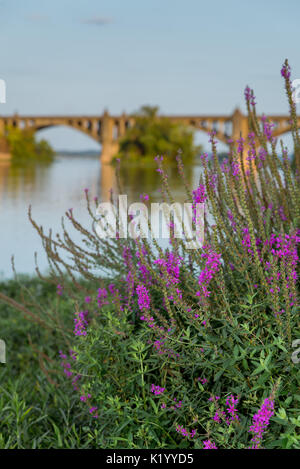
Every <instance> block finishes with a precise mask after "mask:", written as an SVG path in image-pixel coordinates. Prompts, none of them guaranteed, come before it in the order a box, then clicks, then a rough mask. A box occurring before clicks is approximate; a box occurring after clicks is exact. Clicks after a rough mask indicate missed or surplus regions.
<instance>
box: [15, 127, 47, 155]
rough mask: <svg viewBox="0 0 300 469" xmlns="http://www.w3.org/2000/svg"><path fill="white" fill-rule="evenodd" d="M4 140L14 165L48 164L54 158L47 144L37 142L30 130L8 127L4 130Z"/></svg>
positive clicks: (41, 141)
mask: <svg viewBox="0 0 300 469" xmlns="http://www.w3.org/2000/svg"><path fill="white" fill-rule="evenodd" d="M6 138H7V141H8V144H9V148H10V151H11V154H12V160H13V162H15V163H30V162H39V163H50V162H51V161H52V160H53V158H54V151H53V149H52V148H51V146H50V145H49V143H48V142H47V141H46V140H44V139H42V140H40V141H37V140H36V139H35V135H34V133H33V132H32V131H31V130H26V129H25V130H22V129H19V128H15V127H12V126H10V127H8V128H7V129H6Z"/></svg>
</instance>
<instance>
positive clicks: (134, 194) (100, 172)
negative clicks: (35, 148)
mask: <svg viewBox="0 0 300 469" xmlns="http://www.w3.org/2000/svg"><path fill="white" fill-rule="evenodd" d="M200 171H201V169H200V166H198V165H196V164H195V165H189V166H188V167H187V168H186V176H187V180H188V182H189V184H190V185H191V186H192V187H196V186H197V182H198V180H199V176H200ZM114 172H115V170H114V168H113V167H112V166H110V165H103V166H101V163H100V160H99V158H98V157H95V156H90V157H89V156H83V157H80V156H77V155H76V156H75V155H74V156H72V155H70V156H59V155H58V156H57V157H56V159H55V161H54V162H53V163H52V164H51V165H49V166H39V165H37V166H28V167H15V166H14V165H12V164H11V162H10V161H5V160H3V161H1V160H0V241H1V242H0V279H5V278H10V277H12V268H11V256H12V255H14V258H15V266H16V270H17V272H18V273H24V274H34V272H35V262H34V252H37V254H38V264H39V267H40V268H41V271H42V272H46V271H47V259H46V256H45V254H44V251H43V247H42V245H41V240H40V238H39V236H38V234H37V233H36V231H35V230H34V228H33V226H32V225H31V223H30V221H29V220H28V215H27V212H28V207H29V205H31V206H32V214H33V218H34V219H35V220H36V221H37V223H38V225H42V226H43V227H44V229H45V230H48V229H49V228H52V229H53V231H54V232H57V231H58V232H61V231H62V230H61V226H60V220H61V217H62V216H63V215H64V214H65V212H66V211H67V210H68V209H70V208H72V209H73V213H74V216H75V217H76V218H77V219H78V220H79V221H80V222H81V223H82V224H85V225H86V226H90V217H89V215H88V213H87V211H86V204H85V195H84V189H85V188H88V189H89V191H90V194H91V197H95V196H97V197H98V198H99V200H102V201H105V200H108V198H109V190H110V188H111V187H115V177H114ZM168 173H169V184H170V187H171V189H172V193H173V194H174V198H175V200H176V201H178V202H182V201H184V200H185V194H184V189H183V185H182V183H181V182H180V179H179V177H178V174H177V169H176V166H175V165H174V166H173V165H172V166H170V167H169V168H168ZM121 184H122V187H123V190H122V192H123V194H126V195H127V196H128V202H129V203H132V202H139V201H140V194H142V193H147V194H149V196H150V201H152V202H161V195H160V191H159V188H160V176H159V174H158V173H157V172H156V169H155V166H154V165H153V166H152V165H145V166H143V165H141V164H140V163H138V162H137V163H124V164H122V167H121ZM75 239H76V235H75ZM77 239H78V240H79V238H78V235H77Z"/></svg>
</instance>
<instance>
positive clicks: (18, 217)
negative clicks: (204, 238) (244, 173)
mask: <svg viewBox="0 0 300 469" xmlns="http://www.w3.org/2000/svg"><path fill="white" fill-rule="evenodd" d="M299 16H300V4H299V2H298V1H297V0H288V1H287V2H285V3H284V4H283V3H282V2H280V1H278V0H273V1H271V0H265V1H264V2H261V1H258V0H252V1H251V2H250V1H244V2H240V1H236V0H227V1H226V2H223V1H221V0H216V1H215V2H213V4H212V3H210V2H204V1H199V0H186V1H185V2H182V1H179V0H163V1H161V0H151V2H145V1H140V0H127V1H126V2H124V1H123V0H101V1H99V0H76V2H74V1H71V0H51V1H43V2H40V1H37V0H26V2H25V1H24V0H2V1H1V2H0V43H1V47H0V65H1V67H0V79H2V80H5V82H6V86H7V90H6V103H5V104H0V117H1V116H13V115H16V114H18V115H33V116H43V115H55V116H60V115H61V116H72V115H83V116H84V115H96V116H101V115H102V114H103V112H104V111H105V110H108V112H109V113H110V114H112V115H121V114H122V113H123V112H125V113H126V114H127V115H130V114H132V113H137V112H139V110H140V109H141V107H142V106H144V105H148V106H152V107H154V106H157V107H158V108H159V110H158V113H159V114H161V115H168V116H172V115H209V114H215V115H232V113H233V111H234V110H235V109H236V108H239V109H240V110H241V112H242V113H245V112H246V108H245V104H244V88H245V86H246V85H249V86H250V87H251V88H254V92H255V95H256V100H257V110H258V112H259V113H262V112H264V113H266V114H267V115H268V114H287V113H288V106H287V101H286V97H285V92H284V88H283V80H282V77H281V76H280V69H281V65H282V63H283V61H284V60H285V58H288V59H289V62H290V65H291V66H292V75H293V78H300V62H299V45H298V42H299V41H298V34H297V32H298V22H299ZM150 127H151V126H150ZM152 130H153V129H152ZM152 130H149V132H152ZM20 138H21V137H20V135H15V134H14V132H13V131H12V132H11V137H10V143H11V148H14V151H15V152H16V154H19V155H20V154H21V156H22V152H23V156H24V158H20V160H19V161H18V158H9V157H5V156H3V157H1V158H0V240H1V243H0V275H1V276H2V277H4V278H7V277H10V276H11V275H12V272H11V267H10V259H11V256H12V255H13V254H14V255H15V264H16V268H17V270H18V271H19V272H23V273H28V274H32V273H34V251H37V252H38V258H39V264H40V266H41V268H42V270H43V269H46V267H47V264H46V259H45V257H44V255H43V252H42V249H41V245H40V240H39V238H38V236H37V235H36V233H35V232H34V229H33V227H32V225H31V224H30V222H29V221H28V218H27V210H28V206H29V205H30V204H31V205H32V211H33V217H34V218H35V219H36V221H37V222H38V224H39V225H43V226H44V227H45V229H48V228H50V227H52V228H53V230H54V231H57V230H60V219H61V216H62V215H63V214H64V212H65V211H66V210H68V209H70V208H73V211H74V214H75V216H76V217H78V218H79V219H80V220H81V221H82V222H83V223H84V222H86V223H88V216H87V214H86V211H85V201H84V189H85V188H89V190H90V193H91V196H92V197H94V196H97V197H98V198H99V199H100V200H101V199H106V198H107V197H108V194H109V189H110V187H112V186H113V185H114V166H113V165H103V164H101V156H100V155H101V144H100V143H98V142H96V141H95V140H94V139H92V138H90V137H89V136H87V135H85V134H84V133H82V132H80V131H79V130H74V129H72V128H70V127H67V126H54V127H51V128H48V129H45V130H41V131H39V132H36V133H35V135H34V136H31V137H30V138H34V139H35V140H34V142H33V141H30V142H29V141H26V142H24V141H20ZM18 139H19V140H18ZM282 139H283V141H284V143H285V144H286V145H287V146H288V148H289V149H290V151H292V150H291V148H292V147H291V137H290V135H289V134H285V135H283V137H282ZM208 140H209V137H208V135H207V133H205V132H203V131H194V132H193V145H194V146H195V148H196V147H198V146H199V147H200V148H198V150H199V152H200V151H209V142H208ZM45 141H46V142H47V143H48V144H49V147H51V149H52V150H53V152H54V154H53V157H51V158H50V159H49V161H48V160H47V161H44V162H43V161H42V158H41V159H40V160H39V158H36V159H34V158H32V159H31V158H30V157H28V158H27V157H26V158H25V154H26V155H27V153H26V151H25V149H26V148H27V147H29V146H30V145H31V147H30V148H33V150H32V151H36V152H37V154H42V153H41V152H43V151H44V149H45V147H41V145H40V146H39V142H45ZM26 145H27V147H26ZM34 145H35V146H34ZM41 148H42V149H41ZM218 149H219V152H220V153H221V154H224V153H226V151H228V148H227V146H226V145H224V143H221V142H220V143H219V144H218ZM28 155H29V156H30V151H29V150H28ZM154 156H155V154H154V155H153V157H154ZM27 160H28V161H27ZM29 160H30V161H29ZM168 164H169V170H170V183H171V187H172V189H173V190H174V191H175V195H176V197H177V198H178V199H180V198H181V197H183V193H181V189H180V186H179V184H178V178H177V176H176V170H175V167H174V164H173V160H172V158H171V159H170V160H169V161H168ZM121 166H122V170H121V179H122V182H123V186H124V193H127V194H128V197H129V200H131V201H138V200H139V197H140V194H141V193H144V192H146V193H148V194H150V196H151V198H152V200H153V201H154V200H155V201H157V200H159V177H158V174H157V173H156V172H155V167H154V165H152V164H151V163H150V161H149V159H147V158H145V159H144V160H142V159H140V160H139V159H138V158H135V159H134V158H133V159H132V160H130V161H128V160H127V159H124V161H123V162H122V165H121ZM186 167H187V178H188V181H189V183H190V185H191V186H193V187H195V186H196V184H197V181H198V179H199V175H200V167H199V164H198V161H197V157H195V158H194V159H188V160H187V162H186Z"/></svg>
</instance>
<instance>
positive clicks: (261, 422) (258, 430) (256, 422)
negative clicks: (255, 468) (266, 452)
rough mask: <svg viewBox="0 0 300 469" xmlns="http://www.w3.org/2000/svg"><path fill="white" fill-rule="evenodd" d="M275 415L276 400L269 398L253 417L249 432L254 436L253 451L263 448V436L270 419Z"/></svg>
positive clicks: (252, 440) (252, 439)
mask: <svg viewBox="0 0 300 469" xmlns="http://www.w3.org/2000/svg"><path fill="white" fill-rule="evenodd" d="M273 415H274V400H273V399H272V398H270V397H269V398H267V399H265V400H264V402H263V404H262V406H261V408H260V409H259V410H258V412H257V413H256V414H255V415H254V416H253V423H252V425H251V426H250V428H249V432H251V433H253V434H254V436H253V438H251V442H252V446H251V449H258V448H259V447H260V446H261V443H262V439H263V434H264V432H265V431H266V429H267V427H268V425H269V421H270V418H271V417H272V416H273Z"/></svg>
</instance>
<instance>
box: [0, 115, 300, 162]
mask: <svg viewBox="0 0 300 469" xmlns="http://www.w3.org/2000/svg"><path fill="white" fill-rule="evenodd" d="M161 117H162V118H168V119H170V120H171V121H172V122H178V123H182V124H183V125H187V126H190V127H192V128H193V129H195V130H200V131H203V132H206V133H208V132H210V131H212V130H214V131H215V133H216V139H217V140H219V141H220V142H223V143H225V144H227V145H228V139H233V140H236V139H237V138H239V137H240V136H243V137H247V135H248V133H249V127H248V118H247V116H246V115H244V114H243V113H242V112H241V111H240V110H239V109H238V108H237V109H235V111H234V112H233V114H232V115H178V116H175V115H170V116H161ZM259 118H260V119H261V117H259ZM268 119H269V120H270V121H271V122H272V123H273V124H274V128H273V135H274V137H278V136H279V135H282V134H284V133H286V132H289V131H290V130H291V124H290V116H288V115H271V116H268ZM132 125H134V117H133V116H130V115H127V114H125V113H124V114H122V115H120V116H112V115H110V114H109V113H108V111H105V112H104V113H103V114H102V115H99V116H82V115H78V116H21V115H19V114H15V115H13V116H7V117H6V116H0V135H4V132H5V128H6V127H7V126H12V127H16V128H19V129H24V130H25V129H32V130H33V131H34V132H37V131H39V130H43V129H47V128H51V127H55V126H67V127H71V128H73V129H76V130H78V131H80V132H83V133H84V134H86V135H88V136H89V137H91V138H93V139H94V140H95V141H96V142H98V143H100V144H101V145H102V153H101V161H102V163H110V162H111V160H112V157H113V156H114V155H115V154H116V153H117V152H118V149H119V140H120V139H121V138H122V137H123V136H124V135H125V132H126V129H128V128H129V127H131V126H132ZM298 125H299V127H300V118H299V122H298ZM5 145H7V144H6V143H5V139H4V138H2V141H1V140H0V153H1V151H2V152H4V151H5Z"/></svg>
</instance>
